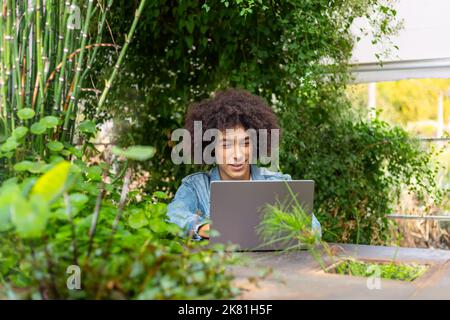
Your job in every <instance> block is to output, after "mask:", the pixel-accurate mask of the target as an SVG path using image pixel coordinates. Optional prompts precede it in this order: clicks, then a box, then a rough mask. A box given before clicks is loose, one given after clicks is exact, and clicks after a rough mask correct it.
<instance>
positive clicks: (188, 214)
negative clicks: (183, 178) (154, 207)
mask: <svg viewBox="0 0 450 320" xmlns="http://www.w3.org/2000/svg"><path fill="white" fill-rule="evenodd" d="M167 217H168V218H169V221H170V222H172V223H175V224H177V225H178V226H180V228H181V229H183V231H184V233H185V236H188V235H189V234H191V235H192V237H193V239H194V240H200V239H202V238H201V237H200V236H199V235H198V233H197V231H198V228H199V227H200V226H201V225H202V224H204V221H203V220H204V219H203V217H202V215H201V214H200V213H199V210H198V199H197V196H196V193H195V191H194V189H193V188H192V187H191V186H190V185H189V184H188V183H187V182H182V183H181V186H180V187H179V188H178V190H177V192H176V193H175V197H174V198H173V200H172V202H171V203H169V205H168V207H167Z"/></svg>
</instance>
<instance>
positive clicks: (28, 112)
mask: <svg viewBox="0 0 450 320" xmlns="http://www.w3.org/2000/svg"><path fill="white" fill-rule="evenodd" d="M35 114H36V112H34V110H33V109H31V108H23V109H20V110H19V111H18V112H17V116H18V117H19V119H21V120H28V119H31V118H33V117H34V115H35Z"/></svg>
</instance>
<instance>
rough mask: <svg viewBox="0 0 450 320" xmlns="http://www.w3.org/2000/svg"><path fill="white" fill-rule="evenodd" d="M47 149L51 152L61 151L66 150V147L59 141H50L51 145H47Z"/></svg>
mask: <svg viewBox="0 0 450 320" xmlns="http://www.w3.org/2000/svg"><path fill="white" fill-rule="evenodd" d="M47 147H48V148H49V149H50V150H51V151H55V152H58V151H61V150H62V149H64V145H63V144H62V143H61V142H59V141H50V142H49V143H47Z"/></svg>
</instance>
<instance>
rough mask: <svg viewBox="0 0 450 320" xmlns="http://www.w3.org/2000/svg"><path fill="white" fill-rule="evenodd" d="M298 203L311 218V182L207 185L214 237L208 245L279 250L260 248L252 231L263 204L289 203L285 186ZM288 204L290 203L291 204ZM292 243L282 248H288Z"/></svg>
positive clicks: (280, 247) (262, 181)
mask: <svg viewBox="0 0 450 320" xmlns="http://www.w3.org/2000/svg"><path fill="white" fill-rule="evenodd" d="M286 184H288V185H289V187H290V189H291V191H292V193H293V194H294V195H295V196H296V198H297V201H298V203H299V204H300V205H301V206H302V208H303V209H304V210H305V212H307V213H308V214H312V210H313V200H314V181H313V180H289V181H273V180H271V181H270V180H269V181H267V180H253V181H233V180H228V181H213V182H211V208H210V209H211V210H210V219H211V229H213V230H216V231H218V233H219V235H218V236H215V237H214V236H213V235H214V234H213V235H212V236H211V238H210V240H209V245H208V246H210V245H212V244H215V243H222V244H234V245H237V248H236V249H237V250H243V251H247V250H258V251H259V250H261V251H263V250H283V249H286V248H285V247H283V244H280V243H276V244H272V245H264V243H263V241H262V239H261V238H260V236H259V234H258V232H257V230H256V227H257V226H258V224H259V223H260V221H261V215H262V213H263V212H264V208H265V207H266V205H267V204H276V203H277V202H281V203H283V202H284V203H286V202H285V201H287V202H288V203H289V201H290V200H292V194H291V193H290V191H289V189H288V187H287V185H286ZM291 202H292V201H291ZM290 245H292V243H287V244H284V246H290Z"/></svg>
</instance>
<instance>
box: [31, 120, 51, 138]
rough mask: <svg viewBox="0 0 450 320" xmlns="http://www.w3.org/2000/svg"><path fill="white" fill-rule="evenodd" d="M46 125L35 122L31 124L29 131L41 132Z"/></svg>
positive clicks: (45, 128)
mask: <svg viewBox="0 0 450 320" xmlns="http://www.w3.org/2000/svg"><path fill="white" fill-rule="evenodd" d="M45 130H47V127H46V126H45V125H44V124H43V123H42V122H36V123H33V124H32V125H31V128H30V131H31V133H33V134H37V135H39V134H43V133H44V132H45Z"/></svg>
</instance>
